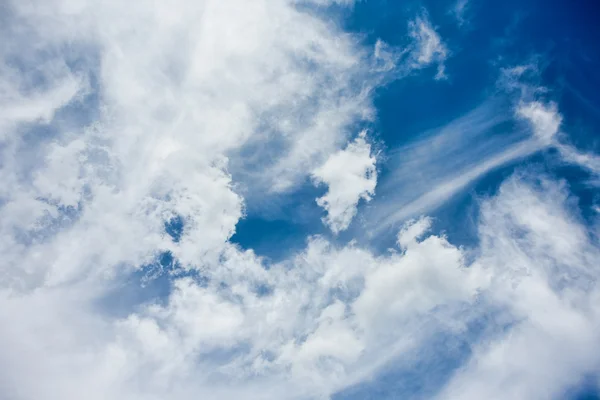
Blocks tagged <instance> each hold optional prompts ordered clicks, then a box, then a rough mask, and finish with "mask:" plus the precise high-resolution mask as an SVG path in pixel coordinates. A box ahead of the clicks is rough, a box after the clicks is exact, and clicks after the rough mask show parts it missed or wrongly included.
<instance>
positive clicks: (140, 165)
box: [0, 0, 600, 400]
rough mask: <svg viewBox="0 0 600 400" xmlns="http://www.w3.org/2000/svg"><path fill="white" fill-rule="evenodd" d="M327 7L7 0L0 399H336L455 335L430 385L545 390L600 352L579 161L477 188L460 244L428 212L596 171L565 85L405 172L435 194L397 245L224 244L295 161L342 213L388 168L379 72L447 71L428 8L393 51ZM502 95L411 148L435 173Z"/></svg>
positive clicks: (572, 378)
mask: <svg viewBox="0 0 600 400" xmlns="http://www.w3.org/2000/svg"><path fill="white" fill-rule="evenodd" d="M330 3H331V2H325V1H317V2H310V4H309V3H308V2H303V3H298V2H292V1H275V0H258V1H252V2H248V1H241V0H240V1H237V0H230V1H210V0H206V1H191V0H176V1H173V2H169V3H168V4H167V3H166V2H155V1H140V2H132V3H130V4H128V5H127V7H123V4H122V2H119V1H105V0H102V1H101V0H46V1H30V2H22V1H13V2H8V3H6V4H5V6H3V8H2V13H3V15H1V16H0V20H1V21H2V23H1V24H0V30H1V31H2V36H3V37H7V38H10V40H5V41H2V43H0V88H1V90H0V92H1V93H2V94H1V95H0V105H1V106H2V109H3V112H2V115H1V116H0V142H1V145H0V159H1V162H0V182H2V184H1V185H0V250H1V252H2V258H1V261H0V325H1V326H2V329H0V398H2V399H7V400H8V399H15V400H33V399H36V400H37V399H44V400H46V399H48V400H54V399H56V400H58V399H60V400H71V399H80V398H86V399H91V400H94V399H107V398H110V399H115V400H120V399H123V400H124V399H127V400H132V399H133V400H135V399H151V400H152V399H156V400H163V399H181V400H185V399H197V398H203V399H219V400H227V399H239V398H244V399H326V398H329V397H331V396H334V395H336V394H339V393H340V392H342V391H344V390H347V389H348V388H355V387H358V386H361V385H364V384H366V383H368V382H370V381H371V380H372V379H374V378H375V377H377V376H378V375H379V374H380V373H382V371H385V370H387V369H389V367H390V365H392V364H393V365H394V366H399V367H401V368H405V369H407V370H410V369H411V368H414V367H415V366H416V365H417V363H418V360H419V359H420V358H422V357H425V358H431V359H434V360H436V361H439V362H443V361H444V360H443V357H444V354H439V353H438V352H436V351H433V350H432V343H434V342H435V341H436V340H439V338H440V337H443V338H450V339H451V338H461V339H463V340H465V341H466V342H468V344H469V348H470V351H469V354H468V355H467V356H465V359H466V360H465V362H464V365H462V368H460V369H458V370H456V371H454V372H452V373H451V374H450V376H449V377H448V378H447V379H446V380H443V381H440V382H437V384H436V385H434V387H432V388H431V391H432V393H435V394H436V396H437V397H438V398H440V399H455V398H464V399H480V398H493V399H515V398H528V399H548V398H553V397H557V396H560V395H561V394H562V393H563V392H564V390H566V389H567V388H569V387H571V386H573V385H576V384H577V383H578V382H579V381H580V380H581V379H582V377H586V376H591V375H592V376H593V374H594V373H596V372H597V371H598V368H599V366H600V356H598V354H596V353H595V352H593V351H590V349H594V348H596V347H598V345H599V344H600V336H599V332H600V326H599V325H600V307H599V306H598V305H599V304H600V289H599V288H598V286H597V280H598V279H599V278H600V276H599V275H600V271H599V270H598V268H597V260H598V259H600V247H599V246H598V236H597V230H595V229H596V227H597V225H594V224H589V223H586V221H585V220H584V219H583V217H582V213H581V212H580V211H579V205H578V200H577V198H575V197H574V196H573V195H572V194H571V193H570V189H569V186H568V184H567V183H566V182H562V181H560V180H556V179H554V178H551V177H546V176H539V175H536V174H535V173H534V172H528V170H523V171H522V172H520V173H518V174H516V175H514V176H512V177H511V178H508V179H507V180H506V181H505V182H504V183H503V184H502V185H501V186H500V189H499V190H498V192H497V193H496V194H494V195H491V196H489V197H487V198H482V199H481V201H480V204H479V211H478V215H479V216H478V219H477V221H478V222H477V226H478V239H479V240H478V242H477V244H474V245H473V246H471V247H464V246H458V245H455V244H453V243H452V241H451V240H450V239H449V238H448V237H446V236H445V235H444V234H443V233H439V232H435V231H434V230H433V228H434V226H435V219H433V218H429V217H426V216H420V215H421V214H423V213H424V212H425V211H426V210H430V209H431V208H432V207H433V205H435V204H439V203H440V202H443V201H444V200H445V199H447V198H449V196H450V194H452V193H455V192H456V191H458V190H459V189H460V188H462V187H465V186H466V184H467V183H468V182H470V181H472V180H474V179H475V178H476V177H478V176H481V175H483V174H484V173H485V172H487V171H489V170H491V169H492V168H494V167H496V166H498V165H500V164H502V163H504V162H505V161H506V160H514V159H516V158H518V157H524V156H525V155H529V154H532V153H533V152H535V151H539V150H541V149H545V148H547V147H552V146H554V147H555V148H558V149H560V150H561V151H560V153H561V154H562V155H563V158H564V159H565V160H567V161H568V162H571V163H575V164H577V165H582V166H584V167H586V168H592V167H590V165H592V166H593V165H595V164H593V163H594V162H596V161H594V160H596V159H595V158H594V157H595V156H593V155H586V154H584V153H581V152H579V151H578V150H577V149H576V148H575V147H573V146H571V145H569V144H568V143H566V142H565V141H563V140H562V138H561V137H560V125H561V118H562V117H561V116H560V113H559V110H558V105H556V104H554V103H551V102H545V101H543V100H542V99H538V100H536V101H538V102H535V101H534V100H531V99H526V98H523V99H522V102H521V103H518V104H520V108H518V111H517V112H513V113H512V114H509V117H505V118H515V120H516V121H515V122H518V121H517V120H520V119H521V120H522V119H525V120H526V121H527V123H528V124H530V126H529V128H528V129H529V130H528V131H527V132H520V131H519V132H515V136H510V137H508V138H507V141H506V142H502V143H501V144H502V146H501V147H500V150H499V151H495V150H494V151H492V150H490V149H491V148H492V147H494V146H493V145H494V144H497V142H490V143H483V144H482V147H479V149H483V150H486V152H483V153H482V154H484V155H487V156H489V157H487V159H486V160H479V159H478V160H475V161H473V159H471V158H469V156H468V154H466V153H463V152H462V149H463V148H464V143H462V142H458V143H457V144H456V147H455V148H452V149H453V151H456V152H457V153H458V154H459V155H460V154H462V156H461V157H462V158H460V159H459V161H460V160H462V161H464V162H462V163H460V162H459V163H458V164H457V165H448V167H447V168H449V169H453V171H452V172H450V171H448V173H447V174H443V175H441V178H440V179H441V180H440V181H427V182H429V183H430V186H429V187H425V186H422V185H417V186H416V188H417V190H416V191H414V192H410V194H411V196H412V195H415V196H413V197H412V198H411V199H410V200H411V201H412V200H414V201H416V203H414V204H417V203H422V204H425V206H424V207H420V206H419V207H417V206H416V205H415V206H414V207H413V208H412V209H411V210H409V211H410V212H407V211H406V210H405V211H404V214H402V216H401V217H397V218H396V221H397V222H398V225H397V230H396V232H395V233H396V234H397V236H396V243H395V245H394V246H393V247H392V248H391V249H389V251H384V252H381V251H378V250H377V249H375V247H376V246H368V245H359V244H358V242H356V241H351V242H349V243H344V242H341V241H340V240H338V238H337V237H335V236H333V235H332V236H327V235H323V236H309V237H307V238H306V246H305V247H304V248H303V249H301V250H300V251H297V252H296V253H293V254H287V255H286V257H283V258H282V259H281V260H279V261H277V262H272V261H270V260H267V259H265V258H263V257H261V256H259V255H257V254H256V253H255V252H254V251H253V250H252V249H243V248H242V247H241V246H239V245H237V244H235V243H233V242H232V241H231V240H230V239H231V237H232V235H233V234H234V232H235V229H236V225H237V224H238V222H239V221H240V219H241V218H243V216H244V213H245V212H246V211H245V201H247V200H246V197H245V196H248V198H252V197H253V196H254V197H256V196H257V195H261V196H265V197H267V196H277V195H281V193H288V192H290V191H293V190H295V189H297V188H298V187H300V186H301V185H302V184H303V182H304V181H306V179H313V180H315V181H316V182H320V183H323V184H325V185H327V193H326V194H325V195H324V196H323V197H321V198H319V200H318V202H319V205H321V206H322V207H323V208H324V209H325V211H326V212H327V216H326V217H325V222H326V223H327V224H328V225H329V226H330V228H331V230H332V231H333V232H339V231H342V230H344V229H346V228H347V227H348V226H349V224H350V222H351V220H352V218H353V217H355V215H356V214H357V212H358V211H357V205H358V204H359V202H360V201H361V199H363V200H364V201H368V200H369V199H370V198H371V197H372V196H373V195H374V192H375V186H376V184H377V171H376V161H377V160H376V153H375V152H374V151H373V149H372V146H371V144H370V143H369V141H368V138H367V136H366V134H364V133H359V134H358V136H356V137H355V138H354V139H353V140H351V139H350V138H352V137H353V136H354V135H356V134H357V132H354V131H353V129H354V128H355V127H356V126H357V125H360V123H364V122H367V123H368V122H369V121H371V120H372V119H373V117H374V115H375V114H374V109H373V104H372V103H373V91H374V90H375V88H376V87H377V86H379V85H381V84H383V83H385V82H387V81H388V80H389V79H391V78H390V76H392V77H395V78H397V77H399V76H404V74H403V73H398V70H399V69H400V70H402V69H403V68H406V65H409V66H410V68H411V70H418V69H420V68H421V67H422V66H425V65H430V64H437V66H438V77H442V76H443V74H444V68H443V65H444V64H443V62H444V59H445V58H446V56H447V50H446V47H445V45H444V44H443V42H442V40H441V38H440V36H439V35H438V34H437V33H436V31H435V30H434V29H433V27H432V25H431V24H430V23H429V22H428V20H427V19H426V18H425V17H423V16H422V17H420V18H417V19H416V20H415V21H414V22H413V23H411V24H410V29H409V32H408V36H409V37H410V38H412V39H411V40H412V41H413V43H416V44H415V45H411V46H409V48H408V49H407V50H406V52H405V53H402V51H399V50H398V49H393V48H391V46H387V45H385V44H384V43H383V42H377V44H376V45H375V46H374V48H369V47H368V46H367V45H365V44H363V43H362V42H361V41H360V38H359V37H357V36H353V35H351V34H348V33H345V32H343V31H341V30H340V28H339V27H338V26H336V25H335V24H334V23H333V22H332V21H331V20H330V19H328V18H327V17H326V15H327V13H326V12H325V9H326V8H327V7H328V6H329V5H331V4H330ZM335 3H336V5H335V7H340V6H349V5H351V2H349V1H336V2H335ZM399 54H409V56H408V57H409V59H408V60H409V61H408V64H405V63H406V60H407V59H406V58H402V57H400V56H399ZM493 111H497V109H495V108H494V109H493V110H492V108H485V107H484V108H483V111H481V113H479V114H478V113H474V114H470V116H469V117H467V118H466V119H462V120H459V121H458V122H457V123H456V124H457V125H455V126H454V128H456V129H449V130H442V132H444V134H441V135H437V136H436V135H433V136H430V137H428V139H423V141H420V142H418V143H417V144H414V146H413V150H414V151H413V152H412V153H411V154H413V156H412V157H409V163H413V164H412V165H416V166H420V167H419V168H421V169H422V170H423V171H424V173H427V172H429V173H432V175H436V171H437V170H435V169H428V168H427V165H428V163H427V162H426V161H424V160H427V159H428V158H429V157H432V156H437V155H440V154H442V153H441V152H440V151H439V149H440V148H443V147H444V146H445V143H450V142H452V140H450V139H451V138H453V137H456V136H455V134H456V132H458V131H460V130H461V129H458V128H461V127H464V126H466V125H465V124H467V125H468V124H470V122H473V121H479V127H480V128H481V129H479V128H478V129H475V130H473V132H474V133H473V134H472V136H470V137H472V138H477V137H478V132H485V131H486V126H487V125H485V123H484V121H486V120H488V117H489V115H490V113H492V112H493ZM515 115H516V116H515ZM503 118H504V117H503ZM461 121H462V122H461ZM461 123H462V124H463V125H461ZM489 123H491V124H492V125H494V123H495V121H491V122H489ZM457 127H458V128H457ZM453 132H454V133H453ZM521 134H523V135H528V136H527V139H524V138H523V137H521V136H519V135H521ZM432 137H433V139H432ZM531 137H534V139H531ZM436 138H437V139H436ZM436 140H437V141H436ZM515 143H516V145H515ZM515 146H516V147H515ZM436 149H437V150H436ZM452 149H450V150H452ZM429 150H431V151H429ZM568 151H571V153H569V152H568ZM407 154H408V153H407ZM586 157H587V158H586ZM590 160H591V161H590ZM407 165H408V164H407ZM465 165H467V166H469V165H475V166H476V169H475V172H474V175H473V174H471V175H468V174H467V175H465V173H466V172H464V171H463V170H462V169H461V168H463V167H464V166H465ZM459 167H460V168H459ZM403 168H404V167H402V166H400V167H398V171H400V172H399V174H400V175H401V176H402V177H403V178H402V179H405V178H406V177H407V176H408V175H407V172H406V169H403ZM432 171H433V172H432ZM392 175H393V174H392ZM396 176H397V175H396ZM456 179H458V180H456ZM461 179H462V180H461ZM414 180H415V181H417V180H418V181H419V182H420V183H422V182H424V181H423V179H420V178H419V177H418V176H416V177H414ZM396 182H398V181H396ZM448 182H450V183H448ZM444 185H445V186H444ZM436 187H437V189H436ZM440 187H441V189H440ZM406 188H407V190H408V187H406ZM399 189H404V188H399ZM378 190H379V189H378ZM436 190H437V191H436ZM428 193H429V194H428ZM431 193H433V194H431ZM419 199H420V200H419ZM307 201H310V202H313V201H314V198H311V199H309V200H307ZM408 203H410V201H408ZM408 203H407V202H406V201H404V202H400V203H398V204H397V208H398V209H402V208H403V207H404V206H406V204H408ZM409 218H413V219H409ZM373 220H374V221H377V219H376V218H374V219H373ZM328 235H330V234H328ZM274 245H275V246H278V245H279V244H278V243H275V244H274ZM142 283H144V284H142ZM482 321H483V322H482ZM482 326H483V327H482ZM450 339H449V340H450ZM415 354H418V355H420V357H416V356H415ZM436 357H437V358H436ZM438 358H439V360H438Z"/></svg>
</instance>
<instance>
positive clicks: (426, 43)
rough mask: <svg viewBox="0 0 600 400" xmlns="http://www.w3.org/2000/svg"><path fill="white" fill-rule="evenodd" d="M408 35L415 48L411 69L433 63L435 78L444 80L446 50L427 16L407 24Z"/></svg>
mask: <svg viewBox="0 0 600 400" xmlns="http://www.w3.org/2000/svg"><path fill="white" fill-rule="evenodd" d="M409 34H410V36H411V38H412V39H413V41H414V46H415V47H414V49H413V50H412V52H411V66H412V68H417V69H418V68H423V67H425V66H428V65H430V64H433V63H435V64H437V66H438V69H437V74H436V76H435V78H436V79H444V78H445V77H446V74H445V69H446V67H445V65H444V61H445V60H446V58H447V57H448V48H447V47H446V45H445V44H444V42H443V41H442V39H441V37H440V35H439V34H438V33H437V32H436V30H435V29H434V27H433V26H432V25H431V22H429V19H428V17H427V14H425V13H424V14H423V15H422V16H420V17H417V18H416V19H415V20H414V21H411V22H410V23H409Z"/></svg>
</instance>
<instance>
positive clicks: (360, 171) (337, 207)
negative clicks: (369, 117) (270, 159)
mask: <svg viewBox="0 0 600 400" xmlns="http://www.w3.org/2000/svg"><path fill="white" fill-rule="evenodd" d="M376 162H377V159H376V157H375V156H374V155H373V154H372V152H371V145H370V144H369V143H368V142H367V140H366V132H364V131H363V132H362V133H361V134H360V135H359V136H358V137H357V138H356V139H355V140H354V141H353V142H352V143H350V144H349V145H348V147H346V148H345V149H344V150H341V151H338V152H337V153H334V154H332V155H331V156H330V157H329V159H327V161H326V162H325V163H324V164H323V165H322V166H320V167H319V168H317V169H315V170H314V171H313V173H312V176H313V179H314V180H315V182H316V183H324V184H326V185H328V186H329V190H328V191H327V193H326V194H325V195H324V196H323V197H320V198H318V199H317V204H319V206H321V207H323V209H325V211H327V216H326V217H325V218H324V219H323V222H324V223H325V224H327V225H328V226H329V228H331V230H332V231H333V232H334V233H339V232H341V231H343V230H346V229H347V228H348V226H349V225H350V222H351V221H352V219H353V218H354V216H355V215H356V207H357V205H358V202H359V201H360V199H364V200H366V201H370V200H371V197H372V196H373V195H374V194H375V186H376V185H377V170H376V168H375V163H376Z"/></svg>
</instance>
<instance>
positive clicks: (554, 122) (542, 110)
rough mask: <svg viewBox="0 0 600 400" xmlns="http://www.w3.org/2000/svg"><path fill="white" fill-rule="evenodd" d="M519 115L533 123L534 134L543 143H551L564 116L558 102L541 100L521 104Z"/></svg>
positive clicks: (518, 109)
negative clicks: (542, 101)
mask: <svg viewBox="0 0 600 400" xmlns="http://www.w3.org/2000/svg"><path fill="white" fill-rule="evenodd" d="M517 115H518V116H519V117H521V118H525V119H527V120H528V121H529V122H530V123H531V127H532V129H533V133H534V135H535V136H536V137H537V138H538V139H539V140H540V141H541V142H543V143H546V144H548V143H551V142H552V139H553V138H554V136H555V135H556V134H557V133H558V130H559V129H560V124H561V122H562V117H561V116H560V114H559V113H558V107H557V105H556V103H549V104H543V103H540V102H539V101H533V102H529V103H524V104H520V105H519V107H518V108H517Z"/></svg>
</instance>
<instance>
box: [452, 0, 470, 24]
mask: <svg viewBox="0 0 600 400" xmlns="http://www.w3.org/2000/svg"><path fill="white" fill-rule="evenodd" d="M468 9H469V0H458V1H457V2H456V3H455V4H454V6H453V7H452V9H451V10H450V13H451V14H452V15H454V18H456V21H457V22H458V25H459V26H462V25H464V24H465V22H466V19H465V14H466V12H467V10H468Z"/></svg>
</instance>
